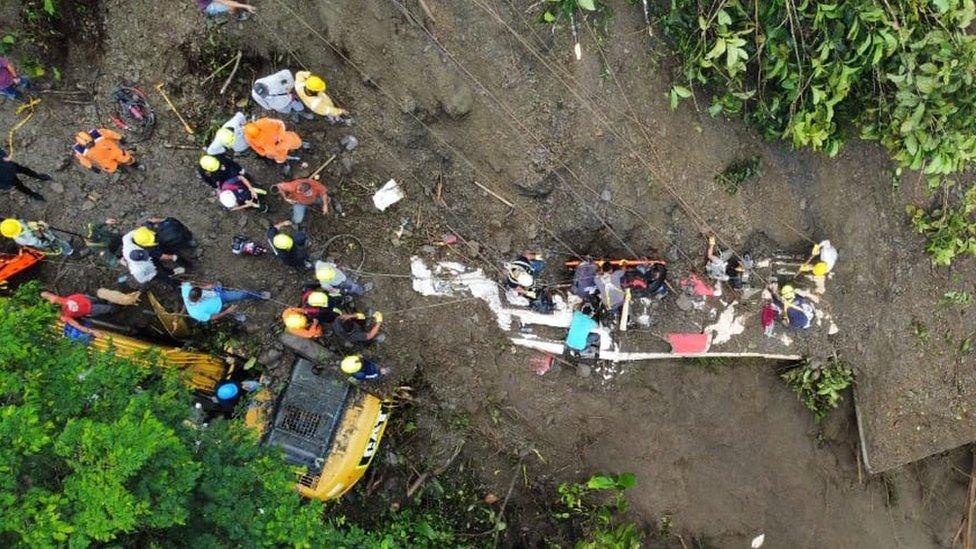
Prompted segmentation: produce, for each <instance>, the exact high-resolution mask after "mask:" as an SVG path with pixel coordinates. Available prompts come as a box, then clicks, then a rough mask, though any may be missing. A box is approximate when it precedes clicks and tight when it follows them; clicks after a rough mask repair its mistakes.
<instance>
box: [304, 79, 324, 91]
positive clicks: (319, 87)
mask: <svg viewBox="0 0 976 549" xmlns="http://www.w3.org/2000/svg"><path fill="white" fill-rule="evenodd" d="M305 89H306V90H308V91H309V92H311V93H322V92H324V91H325V80H322V79H321V78H319V77H318V76H314V75H313V76H309V77H308V80H306V81H305Z"/></svg>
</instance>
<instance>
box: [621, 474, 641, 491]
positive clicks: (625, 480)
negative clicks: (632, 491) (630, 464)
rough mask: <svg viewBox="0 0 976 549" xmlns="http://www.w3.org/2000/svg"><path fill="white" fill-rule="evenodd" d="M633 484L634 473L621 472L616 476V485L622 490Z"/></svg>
mask: <svg viewBox="0 0 976 549" xmlns="http://www.w3.org/2000/svg"><path fill="white" fill-rule="evenodd" d="M635 484H637V475H635V474H634V473H621V474H620V475H619V476H617V487H618V488H620V489H622V490H626V489H628V488H633V487H634V485H635Z"/></svg>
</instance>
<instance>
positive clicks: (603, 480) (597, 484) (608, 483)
mask: <svg viewBox="0 0 976 549" xmlns="http://www.w3.org/2000/svg"><path fill="white" fill-rule="evenodd" d="M616 485H617V483H616V482H615V481H614V480H613V479H612V478H610V477H608V476H604V475H596V476H593V477H590V480H588V481H586V487H587V488H589V489H590V490H609V489H611V488H614V487H615V486H616Z"/></svg>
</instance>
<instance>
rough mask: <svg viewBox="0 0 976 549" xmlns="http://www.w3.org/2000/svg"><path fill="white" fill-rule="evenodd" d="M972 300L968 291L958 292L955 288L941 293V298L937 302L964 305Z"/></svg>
mask: <svg viewBox="0 0 976 549" xmlns="http://www.w3.org/2000/svg"><path fill="white" fill-rule="evenodd" d="M972 302H973V296H972V294H970V293H969V292H960V291H956V290H949V291H948V292H946V293H944V294H942V299H940V300H939V303H940V304H942V305H949V304H953V305H960V306H963V307H965V306H966V305H969V304H970V303H972Z"/></svg>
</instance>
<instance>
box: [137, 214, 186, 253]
mask: <svg viewBox="0 0 976 549" xmlns="http://www.w3.org/2000/svg"><path fill="white" fill-rule="evenodd" d="M142 226H143V227H146V228H147V229H149V230H150V231H152V232H153V233H154V234H155V242H156V244H154V245H158V246H159V248H160V250H162V252H163V253H167V254H176V253H178V252H180V251H183V250H186V249H188V248H196V247H197V241H196V239H195V238H193V232H192V231H190V229H189V228H188V227H187V226H186V225H184V224H183V222H182V221H180V220H179V219H176V218H175V217H150V218H149V219H147V220H146V221H145V222H144V223H143V224H142ZM144 247H148V246H144Z"/></svg>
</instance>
